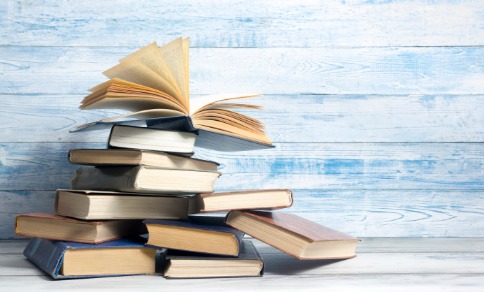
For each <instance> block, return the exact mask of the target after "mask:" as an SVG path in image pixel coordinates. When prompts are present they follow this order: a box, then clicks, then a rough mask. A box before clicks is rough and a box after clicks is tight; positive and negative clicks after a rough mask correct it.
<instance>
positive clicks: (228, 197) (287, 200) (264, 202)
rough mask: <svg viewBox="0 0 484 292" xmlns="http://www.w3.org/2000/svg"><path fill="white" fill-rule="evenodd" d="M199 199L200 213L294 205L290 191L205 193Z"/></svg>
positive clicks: (277, 207)
mask: <svg viewBox="0 0 484 292" xmlns="http://www.w3.org/2000/svg"><path fill="white" fill-rule="evenodd" d="M195 199H198V202H197V203H198V208H197V209H198V212H200V213H204V212H219V211H230V210H246V209H281V208H288V207H290V206H291V205H292V203H293V197H292V191H291V190H288V189H267V190H245V191H232V192H218V193H203V194H200V195H199V196H197V197H195Z"/></svg>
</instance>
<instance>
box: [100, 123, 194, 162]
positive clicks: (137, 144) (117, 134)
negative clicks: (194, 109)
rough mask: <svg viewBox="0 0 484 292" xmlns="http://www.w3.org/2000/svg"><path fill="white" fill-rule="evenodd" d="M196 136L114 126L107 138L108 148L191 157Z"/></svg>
mask: <svg viewBox="0 0 484 292" xmlns="http://www.w3.org/2000/svg"><path fill="white" fill-rule="evenodd" d="M196 137H197V135H196V134H195V133H190V132H182V131H173V130H162V129H154V128H146V127H133V126H123V125H114V126H113V127H112V128H111V132H110V134H109V138H108V147H110V148H128V149H142V150H155V151H164V152H171V153H178V154H185V155H189V156H191V155H193V148H194V145H195V139H196Z"/></svg>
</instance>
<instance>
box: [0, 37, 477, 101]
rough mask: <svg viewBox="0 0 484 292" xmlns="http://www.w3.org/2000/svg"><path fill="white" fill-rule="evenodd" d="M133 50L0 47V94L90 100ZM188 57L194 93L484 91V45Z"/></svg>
mask: <svg viewBox="0 0 484 292" xmlns="http://www.w3.org/2000/svg"><path fill="white" fill-rule="evenodd" d="M133 50H135V49H134V48H125V47H21V46H0V64H1V68H2V71H3V76H2V79H1V80H0V93H2V94H39V93H43V94H60V95H66V94H85V93H86V91H87V89H88V88H90V87H92V86H94V85H97V84H98V83H99V82H101V81H104V80H105V79H104V78H103V76H102V74H101V72H103V71H104V70H106V69H107V68H109V67H111V66H113V65H115V64H116V63H117V61H118V59H120V58H122V57H124V56H126V55H128V54H129V53H131V52H132V51H133ZM190 52H191V57H190V58H191V59H190V61H191V64H190V66H191V68H190V74H191V83H190V86H191V87H190V90H191V92H192V93H194V94H213V93H227V92H246V93H247V92H249V93H250V92H257V93H263V94H300V93H304V94H396V95H402V94H482V93H484V84H483V82H482V79H483V77H484V50H483V49H482V48H480V47H384V48H374V47H370V48H368V47H364V48H360V47H358V48H250V49H247V48H240V49H231V48H198V49H197V48H195V49H192V50H191V51H190ZM228 68H229V69H228ZM230 68H237V70H235V69H230Z"/></svg>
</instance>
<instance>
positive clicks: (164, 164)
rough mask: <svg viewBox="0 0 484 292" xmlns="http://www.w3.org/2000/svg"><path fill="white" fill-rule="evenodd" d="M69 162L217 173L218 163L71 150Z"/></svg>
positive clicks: (136, 153)
mask: <svg viewBox="0 0 484 292" xmlns="http://www.w3.org/2000/svg"><path fill="white" fill-rule="evenodd" d="M68 159H69V162H70V163H74V164H83V165H96V166H102V165H146V166H155V167H160V168H169V169H185V170H200V171H217V167H218V165H219V164H218V163H216V162H213V161H208V160H202V159H196V158H189V157H185V156H181V155H174V154H170V153H166V152H160V151H150V150H140V149H72V150H70V151H69V156H68Z"/></svg>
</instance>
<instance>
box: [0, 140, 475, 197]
mask: <svg viewBox="0 0 484 292" xmlns="http://www.w3.org/2000/svg"><path fill="white" fill-rule="evenodd" d="M86 147H88V148H104V145H102V144H82V143H81V144H71V143H39V144H30V143H12V144H11V143H8V144H2V145H1V148H0V149H1V153H2V156H1V163H2V167H0V179H1V181H2V182H3V183H2V185H0V189H1V190H52V189H56V188H65V187H68V185H69V182H70V179H71V178H72V174H73V171H74V169H75V167H76V166H75V165H69V163H68V162H67V152H68V151H69V149H72V148H86ZM482 147H484V144H482V143H475V144H472V143H465V144H462V143H455V144H452V143H449V144H427V143H423V144H419V143H417V144H412V143H405V144H399V143H397V144H392V143H369V144H367V143H349V144H345V143H328V144H322V145H321V144H318V143H287V144H279V145H277V147H276V148H275V149H269V150H261V151H247V152H241V153H219V152H215V151H208V150H200V151H198V152H197V153H198V157H200V158H205V159H209V160H214V161H217V162H220V163H221V166H220V168H219V169H220V171H221V172H222V173H223V175H222V176H221V177H220V178H219V179H218V180H217V183H216V187H217V189H218V190H227V189H247V187H248V185H247V182H249V181H250V187H251V188H279V187H287V188H294V189H307V190H310V189H317V190H333V189H342V190H346V189H348V190H359V189H364V190H378V189H392V190H425V189H427V190H457V189H462V190H482V189H483V187H484V186H483V183H484V182H483V181H482V176H483V171H484V169H483V162H482V159H483V158H482Z"/></svg>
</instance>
